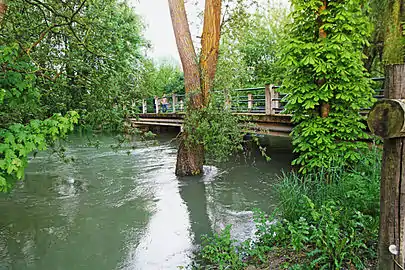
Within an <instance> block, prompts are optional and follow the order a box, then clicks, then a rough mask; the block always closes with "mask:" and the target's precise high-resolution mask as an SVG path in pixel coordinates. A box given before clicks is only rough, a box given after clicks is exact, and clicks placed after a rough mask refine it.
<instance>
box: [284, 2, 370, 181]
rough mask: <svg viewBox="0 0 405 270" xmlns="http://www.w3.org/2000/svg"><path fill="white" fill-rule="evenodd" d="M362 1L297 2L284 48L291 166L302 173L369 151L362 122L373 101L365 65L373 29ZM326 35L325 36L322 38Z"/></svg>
mask: <svg viewBox="0 0 405 270" xmlns="http://www.w3.org/2000/svg"><path fill="white" fill-rule="evenodd" d="M365 2H366V1H364V0H349V1H330V2H328V5H327V7H326V8H325V7H323V1H319V0H297V1H293V12H292V13H291V16H292V23H291V24H290V25H289V27H288V30H289V37H288V38H287V39H286V42H285V46H283V50H282V52H281V53H282V55H283V61H282V63H283V65H284V66H285V67H286V68H287V71H288V74H289V76H287V77H286V78H285V80H284V81H283V87H282V91H283V92H285V93H286V94H287V96H286V97H285V101H287V105H286V112H288V113H292V114H293V117H292V121H293V122H294V123H295V127H294V129H293V132H292V136H293V144H294V151H295V152H296V153H298V154H299V157H298V158H297V159H295V160H294V161H293V165H297V166H300V172H301V173H304V174H305V173H313V172H316V171H317V170H319V169H321V168H330V167H331V165H332V164H335V163H336V162H337V160H336V157H337V156H339V155H343V156H344V159H338V161H343V162H344V164H355V163H356V162H358V160H360V159H361V156H360V154H359V149H363V150H364V149H367V145H366V143H365V142H362V141H360V140H362V139H364V138H367V137H368V135H367V134H366V132H365V129H366V126H365V124H364V118H363V117H362V116H361V115H360V114H359V112H360V110H361V109H362V108H368V107H370V106H371V105H372V102H373V91H372V88H371V87H370V79H369V78H368V75H367V71H366V70H365V68H364V64H363V62H362V55H363V49H364V47H365V46H367V45H368V42H367V38H368V36H369V34H370V33H371V25H370V22H369V19H368V18H367V16H366V12H367V4H366V3H365ZM322 33H323V34H324V35H322Z"/></svg>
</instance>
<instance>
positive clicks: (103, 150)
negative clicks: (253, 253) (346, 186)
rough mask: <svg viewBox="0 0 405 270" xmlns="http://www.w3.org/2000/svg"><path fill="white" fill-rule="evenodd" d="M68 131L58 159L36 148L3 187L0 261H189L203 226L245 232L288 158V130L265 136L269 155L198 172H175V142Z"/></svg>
mask: <svg viewBox="0 0 405 270" xmlns="http://www.w3.org/2000/svg"><path fill="white" fill-rule="evenodd" d="M98 139H99V140H100V141H101V145H100V147H99V148H94V147H90V146H88V140H87V139H86V138H85V137H82V136H78V135H75V136H71V137H70V139H69V143H68V150H67V155H68V156H69V157H73V158H74V160H75V161H74V162H70V163H64V162H62V161H60V160H59V159H58V158H55V157H53V156H50V155H49V153H40V154H38V156H37V157H36V158H34V159H32V160H31V161H30V163H29V166H28V168H27V170H26V177H25V181H24V183H19V184H18V185H17V186H16V187H15V189H14V190H13V191H12V192H11V194H0V213H1V219H0V269H1V270H3V269H17V270H20V269H33V270H34V269H35V270H58V269H60V270H71V269H97V270H104V269H105V270H109V269H142V270H143V269H146V270H147V269H177V267H178V266H187V265H188V264H189V263H190V262H191V260H192V253H193V250H194V249H195V247H196V246H197V245H198V244H199V243H200V237H201V235H202V234H210V233H212V232H213V231H219V230H221V229H222V228H224V227H225V225H226V224H233V229H232V235H233V237H235V238H237V239H240V240H243V239H246V238H248V237H250V236H251V235H252V233H253V230H254V225H253V223H252V209H253V208H261V209H263V210H264V211H266V212H271V211H272V209H274V207H275V206H276V204H277V202H276V201H275V191H274V183H275V182H276V181H277V175H279V174H280V172H281V171H282V170H288V169H289V163H290V161H291V159H292V155H291V146H290V142H289V140H288V139H286V138H267V142H268V144H269V148H270V149H271V151H270V155H271V158H272V161H270V162H268V163H266V162H265V161H264V160H263V159H262V158H260V155H258V154H257V153H256V152H255V151H252V152H251V153H250V154H249V155H247V156H244V155H242V156H240V157H236V158H235V159H234V160H232V161H230V162H228V163H226V164H218V165H216V166H207V167H205V174H204V176H198V177H187V178H178V177H176V176H175V175H174V167H175V162H176V146H175V144H173V143H170V138H169V137H160V138H159V139H158V140H159V144H157V145H150V143H145V142H134V147H133V148H132V147H128V148H127V149H120V150H119V151H114V150H113V149H112V148H111V147H110V145H111V144H112V143H114V140H113V137H112V136H107V135H104V136H99V138H98Z"/></svg>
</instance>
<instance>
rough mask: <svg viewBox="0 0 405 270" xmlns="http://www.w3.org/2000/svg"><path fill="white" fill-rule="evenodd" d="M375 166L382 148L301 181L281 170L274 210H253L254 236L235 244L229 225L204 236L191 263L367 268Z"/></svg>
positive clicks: (373, 230)
mask: <svg viewBox="0 0 405 270" xmlns="http://www.w3.org/2000/svg"><path fill="white" fill-rule="evenodd" d="M380 167H381V151H379V150H377V149H374V150H373V151H370V152H367V153H365V154H364V155H363V158H362V159H361V160H360V162H359V163H358V164H356V166H355V167H352V168H350V169H349V170H347V168H343V167H335V168H334V170H333V173H331V172H330V171H328V173H322V172H320V173H317V174H308V175H306V177H305V179H304V180H305V182H303V179H301V178H300V177H299V176H297V175H296V174H294V173H290V174H286V175H284V177H283V179H282V180H281V182H280V184H278V186H277V191H278V193H279V200H280V203H279V208H278V210H276V211H275V212H274V213H273V214H272V215H270V216H267V215H266V214H264V213H263V212H261V211H256V214H255V223H256V237H255V239H253V240H247V241H246V242H244V243H239V244H238V243H236V241H234V240H232V239H231V235H230V231H229V230H230V227H229V226H228V227H227V228H226V229H225V230H224V231H223V232H222V233H220V234H218V235H214V236H212V237H203V245H202V248H201V250H200V252H199V253H198V254H197V260H196V262H197V263H196V264H197V266H196V268H199V269H206V268H207V267H208V268H217V269H245V268H246V267H247V266H248V265H257V266H259V268H260V267H263V269H268V267H270V269H370V267H371V266H372V265H374V264H375V261H376V255H377V254H376V249H377V247H376V244H377V240H378V225H379V219H378V217H379V179H380V174H379V171H380ZM325 178H327V179H329V184H327V183H325V182H326V181H325ZM260 269H261V268H260ZM371 269H372V268H371Z"/></svg>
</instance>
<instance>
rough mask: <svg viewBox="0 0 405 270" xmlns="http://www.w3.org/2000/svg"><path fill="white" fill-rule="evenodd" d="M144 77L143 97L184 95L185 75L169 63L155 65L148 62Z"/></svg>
mask: <svg viewBox="0 0 405 270" xmlns="http://www.w3.org/2000/svg"><path fill="white" fill-rule="evenodd" d="M143 73H144V75H143V76H142V79H143V81H142V85H141V88H142V96H143V97H154V96H158V97H162V96H163V95H171V94H173V93H176V94H184V92H185V91H184V75H183V72H182V71H180V68H179V67H178V66H176V65H175V63H171V62H169V61H160V62H158V63H154V62H153V61H151V60H146V61H145V64H144V70H143Z"/></svg>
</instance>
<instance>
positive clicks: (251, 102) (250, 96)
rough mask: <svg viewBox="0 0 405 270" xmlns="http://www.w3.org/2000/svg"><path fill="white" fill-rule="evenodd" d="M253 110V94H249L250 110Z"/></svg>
mask: <svg viewBox="0 0 405 270" xmlns="http://www.w3.org/2000/svg"><path fill="white" fill-rule="evenodd" d="M252 109H253V94H251V93H249V94H248V110H249V111H251V110H252Z"/></svg>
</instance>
